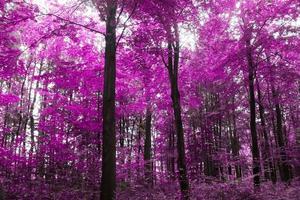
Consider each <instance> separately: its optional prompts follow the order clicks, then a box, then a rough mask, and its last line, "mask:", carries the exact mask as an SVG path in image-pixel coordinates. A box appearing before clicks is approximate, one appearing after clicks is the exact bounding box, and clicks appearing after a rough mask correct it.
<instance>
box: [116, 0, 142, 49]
mask: <svg viewBox="0 0 300 200" xmlns="http://www.w3.org/2000/svg"><path fill="white" fill-rule="evenodd" d="M137 4H138V2H137V1H136V2H135V4H134V7H133V9H132V11H131V13H130V14H129V16H128V18H127V19H126V20H125V22H124V27H123V30H122V33H121V35H120V37H119V38H118V41H117V45H116V47H118V45H119V43H120V40H121V39H122V37H123V35H124V33H125V29H126V28H127V26H126V23H127V22H128V21H129V19H130V18H131V17H132V15H133V14H134V12H135V10H136V8H137Z"/></svg>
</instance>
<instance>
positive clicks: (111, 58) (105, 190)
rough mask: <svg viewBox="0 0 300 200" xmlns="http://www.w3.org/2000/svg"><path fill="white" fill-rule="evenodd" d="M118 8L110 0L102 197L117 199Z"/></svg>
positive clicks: (104, 98)
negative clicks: (116, 93)
mask: <svg viewBox="0 0 300 200" xmlns="http://www.w3.org/2000/svg"><path fill="white" fill-rule="evenodd" d="M116 10H117V1H116V0H108V1H107V8H106V12H107V15H106V36H105V66H104V90H103V113H102V115H103V133H102V134H103V143H102V145H103V146H102V148H103V149H102V176H101V188H100V199H101V200H112V199H115V190H116V133H115V83H116Z"/></svg>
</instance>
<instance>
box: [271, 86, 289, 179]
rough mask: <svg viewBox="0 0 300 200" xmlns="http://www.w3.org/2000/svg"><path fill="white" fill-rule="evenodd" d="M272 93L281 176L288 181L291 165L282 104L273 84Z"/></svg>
mask: <svg viewBox="0 0 300 200" xmlns="http://www.w3.org/2000/svg"><path fill="white" fill-rule="evenodd" d="M272 94H273V98H274V101H275V113H276V132H277V142H278V147H279V151H280V166H279V170H280V177H281V180H282V181H284V182H287V181H289V180H290V171H289V165H288V163H287V155H286V151H285V142H284V136H283V130H282V114H281V108H280V104H279V102H278V94H277V91H275V89H274V86H272Z"/></svg>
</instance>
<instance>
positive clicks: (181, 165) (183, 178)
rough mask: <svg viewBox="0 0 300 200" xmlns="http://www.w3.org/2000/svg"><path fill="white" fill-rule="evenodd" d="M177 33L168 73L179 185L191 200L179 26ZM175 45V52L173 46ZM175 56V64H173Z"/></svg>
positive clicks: (169, 59)
mask: <svg viewBox="0 0 300 200" xmlns="http://www.w3.org/2000/svg"><path fill="white" fill-rule="evenodd" d="M174 31H175V44H173V42H172V40H171V38H170V39H169V41H168V64H167V68H168V72H169V79H170V84H171V98H172V102H173V111H174V117H175V128H176V135H177V153H178V158H177V165H178V170H179V184H180V189H181V192H182V196H183V199H189V181H188V177H187V169H186V162H185V146H184V135H183V125H182V118H181V104H180V94H179V89H178V67H179V33H178V27H177V24H175V26H174ZM173 45H174V52H173V48H172V46H173ZM173 55H174V63H173Z"/></svg>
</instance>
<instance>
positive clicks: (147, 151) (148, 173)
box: [144, 106, 153, 187]
mask: <svg viewBox="0 0 300 200" xmlns="http://www.w3.org/2000/svg"><path fill="white" fill-rule="evenodd" d="M151 120H152V114H151V110H150V106H148V107H147V110H146V127H145V146H144V161H145V180H146V183H147V184H148V186H150V187H152V185H153V177H152V161H151Z"/></svg>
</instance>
